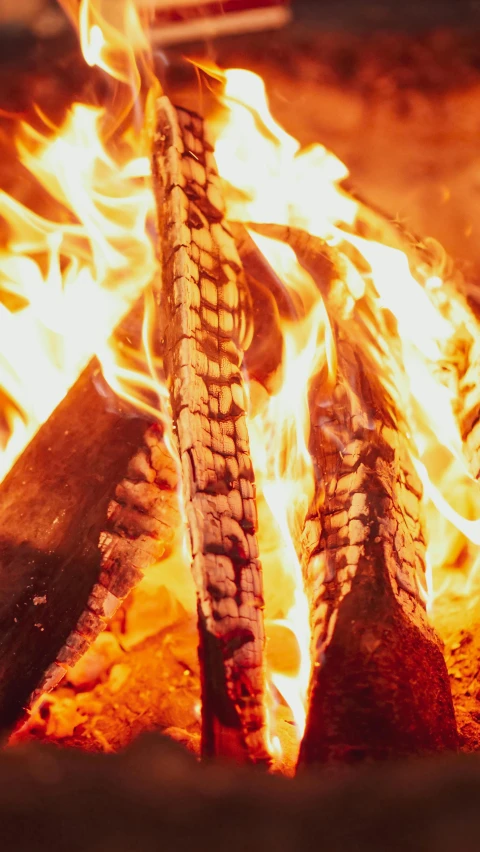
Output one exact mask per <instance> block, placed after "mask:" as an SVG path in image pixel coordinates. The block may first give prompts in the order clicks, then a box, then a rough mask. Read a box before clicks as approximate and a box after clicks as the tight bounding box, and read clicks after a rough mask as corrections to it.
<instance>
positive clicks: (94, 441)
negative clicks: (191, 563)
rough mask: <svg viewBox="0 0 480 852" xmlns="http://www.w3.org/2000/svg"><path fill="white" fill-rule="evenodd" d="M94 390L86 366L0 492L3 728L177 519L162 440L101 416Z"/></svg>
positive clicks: (105, 613)
mask: <svg viewBox="0 0 480 852" xmlns="http://www.w3.org/2000/svg"><path fill="white" fill-rule="evenodd" d="M102 382H103V379H102V377H101V373H100V368H99V365H98V363H97V362H96V361H93V362H92V363H91V364H90V365H89V367H88V368H87V369H86V370H85V371H84V373H83V374H82V375H81V376H80V378H79V379H78V381H77V382H76V384H75V385H74V386H73V388H72V389H71V390H70V391H69V393H68V394H67V396H66V397H65V399H64V400H63V402H62V403H61V404H60V405H59V406H58V408H57V409H56V410H55V411H54V413H53V414H52V415H51V417H50V418H49V420H48V421H47V422H46V423H45V424H44V426H43V427H42V428H41V429H40V430H39V432H38V433H37V435H36V436H35V438H34V439H33V440H32V441H31V443H30V444H29V446H28V447H27V449H26V450H25V451H24V453H23V455H22V456H21V457H20V458H19V460H18V461H17V463H16V464H15V465H14V467H13V468H12V470H11V471H10V473H9V474H8V476H7V477H6V479H5V481H4V482H3V484H2V485H1V486H0V506H1V512H0V636H1V640H0V726H1V727H2V728H3V729H8V728H9V727H10V726H11V725H12V724H14V723H15V722H16V721H17V719H18V718H19V716H20V715H21V713H22V710H23V708H24V707H25V706H26V705H27V703H28V702H29V699H30V700H34V699H35V698H36V697H37V696H38V695H39V694H40V693H41V692H42V691H45V690H49V689H52V688H53V687H54V686H55V685H56V684H57V683H58V682H59V681H60V680H61V678H62V677H63V675H64V674H65V671H66V668H67V667H68V666H69V665H72V664H73V663H74V662H76V660H77V659H78V658H79V657H80V656H81V654H82V653H83V652H84V651H85V650H86V648H87V647H88V645H89V644H90V643H91V642H92V641H93V639H94V638H95V637H96V635H97V634H98V633H99V631H100V630H102V629H103V628H104V626H105V624H106V620H107V619H109V618H110V617H111V616H112V615H113V613H114V612H115V610H116V608H117V607H118V606H119V604H120V602H121V600H122V599H123V598H124V597H125V595H126V594H127V593H128V592H129V590H130V589H131V587H132V586H133V584H134V583H135V582H136V581H137V580H138V579H139V577H140V576H141V571H142V569H143V568H144V567H145V565H146V563H148V562H149V561H151V560H153V559H155V560H158V559H159V558H160V557H161V555H162V554H163V552H164V550H165V547H166V546H168V542H169V540H170V536H171V530H170V525H171V523H172V522H173V523H175V521H176V515H175V509H174V506H173V505H172V495H173V497H174V496H175V494H174V490H172V489H174V487H175V483H174V478H173V473H172V470H171V467H172V462H171V460H170V459H169V457H168V456H167V454H166V451H165V449H164V448H163V444H162V442H161V436H160V434H159V433H158V431H157V430H156V427H152V426H150V424H148V423H147V422H146V421H145V420H142V419H141V418H139V417H136V416H132V414H131V412H126V411H119V410H118V409H117V410H115V409H114V408H113V407H110V409H109V406H108V404H107V402H106V400H105V394H103V395H100V394H99V391H98V389H99V387H100V386H101V385H102ZM105 393H107V395H108V391H107V390H105ZM139 448H141V449H139ZM126 471H128V472H127V476H126V478H125V479H122V477H124V476H125V473H126ZM160 471H162V472H160ZM117 483H119V484H118V487H117V490H116V495H115V485H116V484H117ZM153 492H155V493H153ZM113 497H114V499H113V500H112V498H113ZM99 540H100V541H101V548H99Z"/></svg>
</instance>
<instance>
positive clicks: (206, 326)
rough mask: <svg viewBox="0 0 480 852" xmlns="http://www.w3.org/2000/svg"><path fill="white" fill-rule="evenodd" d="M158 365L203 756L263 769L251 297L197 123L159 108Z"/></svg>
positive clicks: (191, 117)
mask: <svg viewBox="0 0 480 852" xmlns="http://www.w3.org/2000/svg"><path fill="white" fill-rule="evenodd" d="M153 174H154V185H155V193H156V199H157V207H158V217H159V246H160V254H161V258H162V271H163V285H162V289H161V291H160V292H159V294H158V297H159V303H160V315H161V316H162V318H163V322H164V350H165V356H164V358H165V369H166V374H167V377H168V381H169V385H170V393H171V403H172V411H173V419H174V423H175V426H176V429H177V435H178V444H179V452H180V457H181V464H182V477H183V491H184V501H185V508H186V516H187V520H188V525H189V531H190V540H191V550H192V559H193V575H194V579H195V583H196V587H197V596H198V614H199V628H200V658H201V669H202V684H203V696H202V697H203V702H202V706H203V752H204V754H207V755H213V754H217V755H230V756H233V757H235V758H236V759H238V760H240V761H243V760H252V761H266V760H268V752H267V749H266V744H265V709H264V689H265V674H264V628H263V590H262V573H261V566H260V562H259V559H258V546H257V540H256V526H257V515H256V505H255V485H254V473H253V468H252V462H251V459H250V453H249V440H248V432H247V425H246V417H245V410H246V399H245V391H244V383H243V376H242V372H241V365H242V358H243V349H244V347H246V346H247V345H248V342H249V339H250V337H251V328H250V324H249V312H250V311H249V299H248V291H247V288H246V285H245V280H244V276H243V272H242V267H241V263H240V260H239V257H238V253H237V250H236V247H235V242H234V240H233V237H232V235H231V233H230V231H229V229H228V227H227V225H226V223H225V220H224V208H223V200H222V194H221V188H220V180H219V177H218V174H217V170H216V165H215V161H214V157H213V148H212V145H211V144H210V143H209V141H208V139H207V138H206V136H205V130H204V127H203V121H202V119H201V118H199V116H197V115H195V114H193V113H190V112H187V111H186V110H183V109H178V110H175V108H174V107H172V105H171V104H170V102H169V101H168V99H167V98H161V99H160V100H159V101H158V104H157V135H156V138H155V150H154V157H153Z"/></svg>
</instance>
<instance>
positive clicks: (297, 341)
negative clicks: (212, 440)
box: [206, 69, 480, 734]
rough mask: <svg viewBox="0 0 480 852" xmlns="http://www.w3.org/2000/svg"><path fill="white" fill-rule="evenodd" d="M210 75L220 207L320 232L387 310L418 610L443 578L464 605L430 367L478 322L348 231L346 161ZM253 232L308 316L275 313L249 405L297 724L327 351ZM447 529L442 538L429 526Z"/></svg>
mask: <svg viewBox="0 0 480 852" xmlns="http://www.w3.org/2000/svg"><path fill="white" fill-rule="evenodd" d="M206 70H208V69H206ZM214 76H216V78H217V79H222V81H223V96H222V102H223V105H224V107H226V110H225V111H224V112H223V113H222V114H221V115H220V116H218V117H217V123H216V157H217V162H218V164H219V170H220V173H221V175H222V177H223V178H224V179H225V182H226V183H225V187H226V198H227V215H228V217H229V218H230V219H232V220H237V221H241V222H244V223H245V224H247V225H248V223H259V224H261V223H265V222H268V223H274V224H277V225H288V226H294V227H297V228H302V229H304V230H306V231H307V232H309V233H310V234H312V235H315V236H318V237H321V238H322V239H323V240H324V241H326V242H327V243H328V244H329V245H331V246H332V247H335V250H336V251H337V252H338V256H339V257H340V258H341V260H342V265H343V268H344V270H345V276H346V280H345V283H346V285H347V288H348V291H349V293H350V295H351V297H352V299H354V300H358V299H359V298H360V297H361V296H363V295H364V294H365V293H366V292H367V291H368V293H369V294H370V298H372V299H373V304H374V309H375V310H376V311H377V312H378V313H380V312H382V311H389V312H391V313H392V314H393V315H394V316H395V318H396V321H397V328H398V333H399V337H400V343H401V351H400V354H399V353H398V352H397V353H395V352H394V351H393V350H392V349H391V341H390V340H389V339H388V337H387V338H386V339H385V340H384V341H379V344H378V345H379V352H380V351H381V357H379V356H378V353H374V354H375V357H376V363H377V364H378V368H379V371H380V372H381V374H383V379H384V383H385V386H386V388H388V390H389V392H390V393H391V394H392V395H393V397H394V398H395V399H397V402H398V403H399V410H401V411H403V412H405V414H406V420H407V424H408V432H407V437H408V440H409V444H410V450H411V455H412V459H413V461H414V464H415V466H416V468H417V471H418V473H419V475H420V477H421V479H422V482H423V484H424V504H425V508H426V511H427V521H428V531H429V532H430V533H431V534H430V535H429V544H428V549H427V565H428V566H429V568H428V576H427V583H428V586H429V588H428V606H429V608H430V609H431V610H433V614H435V611H434V608H433V604H434V601H435V600H436V599H438V595H439V594H446V593H447V592H448V591H449V590H450V589H452V587H453V585H455V588H456V590H457V593H458V588H459V587H461V588H462V589H463V592H462V593H463V594H465V595H467V596H469V598H470V601H471V600H472V588H473V587H474V586H475V576H476V568H477V564H480V560H478V558H477V557H476V554H475V551H474V549H472V548H470V549H469V550H468V553H469V556H468V558H467V560H466V563H465V564H464V570H463V572H458V571H457V574H456V577H457V578H458V575H459V573H460V574H461V578H462V579H461V583H460V584H459V583H458V582H457V583H456V582H455V578H454V577H452V576H450V577H448V578H447V579H446V580H445V578H443V579H442V574H441V569H444V568H445V566H446V565H447V566H448V564H449V559H450V558H451V556H450V555H451V554H452V553H453V554H454V555H455V554H457V555H458V553H459V552H460V551H461V550H462V548H463V545H462V542H463V543H464V544H465V543H466V544H467V546H468V544H469V543H471V544H474V545H477V544H479V543H480V523H479V522H480V499H479V495H478V492H477V490H476V486H475V484H474V483H473V482H472V481H471V479H469V478H468V477H467V476H466V473H465V464H464V462H463V459H462V452H461V439H460V434H459V429H458V425H457V423H456V420H455V417H454V414H453V410H452V401H453V399H454V388H453V387H450V385H449V383H448V382H446V381H445V380H444V378H441V374H442V366H445V365H444V360H445V352H446V351H447V349H448V346H449V345H450V344H451V343H452V341H454V336H455V334H456V332H457V330H458V329H459V328H462V327H463V328H467V329H469V331H470V332H471V333H472V335H473V336H474V338H478V333H479V329H478V324H477V322H476V320H475V318H474V317H473V315H472V314H471V312H470V311H469V309H468V308H467V307H466V304H465V303H464V302H462V299H461V298H460V297H458V300H455V301H454V304H451V303H450V304H449V312H448V315H447V314H446V313H445V311H442V309H441V302H440V301H439V300H438V298H436V292H437V291H438V290H441V288H442V286H443V281H442V277H441V274H437V272H438V270H435V269H432V268H430V269H423V268H421V267H420V266H419V267H418V268H417V269H415V270H414V271H413V273H412V271H411V268H410V263H411V262H412V259H411V258H407V256H406V255H405V254H404V253H403V252H402V251H400V250H398V249H397V248H395V247H390V245H388V244H382V243H381V242H376V241H374V240H367V239H365V238H362V237H360V236H358V234H357V233H355V232H356V230H357V223H358V222H359V221H360V220H361V212H362V211H361V209H360V207H361V206H360V204H359V203H358V202H357V201H356V200H355V199H354V198H352V197H350V196H349V195H348V194H347V193H346V192H345V190H344V189H343V188H342V187H341V185H340V183H339V182H340V181H341V180H343V179H344V178H345V177H346V176H347V174H348V172H347V169H346V168H345V166H344V165H343V164H342V163H341V162H340V161H339V160H337V158H336V157H334V156H333V155H332V154H331V153H330V152H328V151H327V150H326V149H325V148H324V147H323V146H321V145H313V146H310V147H309V148H307V149H304V150H301V149H300V145H299V143H298V142H297V140H295V139H293V138H292V137H291V136H289V135H288V134H287V133H286V132H285V131H284V130H283V129H282V128H281V127H280V126H279V125H278V124H277V123H276V122H275V121H274V119H273V118H272V116H271V114H270V111H269V108H268V103H267V99H266V94H265V87H264V84H263V81H262V80H261V79H260V78H259V77H257V76H256V75H255V74H253V73H251V72H249V71H244V70H239V69H230V70H228V71H226V72H224V73H223V74H222V73H221V72H220V73H219V72H218V71H216V72H215V75H214ZM359 230H360V229H359ZM360 232H361V231H360ZM251 236H252V237H253V238H254V240H255V241H256V243H257V245H258V246H259V247H260V248H261V250H262V251H263V253H264V254H265V256H266V257H267V259H268V260H269V262H270V264H271V265H272V267H273V268H274V270H275V271H276V272H277V274H278V275H279V276H280V278H282V280H283V282H284V284H285V286H286V287H287V288H289V289H290V290H291V291H295V293H296V294H297V296H299V297H300V299H301V302H302V304H303V305H304V309H305V311H304V312H305V316H306V319H305V320H304V321H302V322H300V323H297V324H295V325H293V326H292V325H290V324H289V323H284V325H283V335H284V344H285V352H286V357H285V363H286V366H285V375H284V380H283V385H282V387H281V389H280V391H279V392H278V393H276V394H275V395H274V396H271V397H269V398H267V399H266V400H264V402H263V405H262V407H261V408H260V410H259V411H257V410H252V412H251V417H250V433H251V435H252V455H253V462H254V467H255V471H256V475H257V480H258V484H259V491H260V494H261V495H262V497H261V498H260V499H262V498H263V499H265V501H266V502H267V504H268V506H269V509H270V513H271V517H270V521H269V523H266V524H265V525H264V526H263V528H262V526H260V550H261V555H262V558H263V561H264V563H265V575H266V583H265V585H266V598H267V600H266V607H267V616H269V617H270V620H269V621H268V622H267V637H268V635H269V627H270V630H271V625H272V624H274V622H275V619H273V621H272V618H271V616H272V613H273V614H276V613H277V612H278V610H279V609H281V610H282V617H281V619H280V621H278V622H277V623H280V624H282V625H284V626H288V629H289V630H291V631H292V632H293V633H294V635H295V636H296V639H297V642H298V647H299V649H300V657H301V663H300V664H299V666H298V669H297V671H296V673H295V675H294V676H293V677H290V679H289V680H288V682H287V680H286V678H285V676H284V675H283V674H281V673H280V674H279V673H277V672H275V671H272V672H271V680H272V682H273V684H275V685H276V686H277V688H278V690H279V692H280V693H281V694H282V695H283V696H284V699H285V700H286V701H287V703H288V704H289V705H290V707H291V709H292V711H293V712H294V715H295V719H296V722H297V727H298V731H299V734H301V731H302V724H303V721H304V718H305V698H306V684H307V682H308V673H309V667H310V662H309V660H310V658H309V649H308V641H309V635H308V634H309V630H308V608H307V605H306V601H305V597H304V594H303V588H302V581H301V575H300V570H299V564H298V559H297V556H296V554H297V547H298V541H299V532H300V530H301V526H302V523H303V520H304V518H305V513H306V510H307V507H308V504H309V501H310V499H311V495H312V493H313V490H312V489H313V469H312V462H311V459H310V457H309V454H308V451H307V441H308V430H309V413H308V406H307V404H306V400H307V392H308V386H309V381H310V379H311V378H312V376H313V375H314V374H315V373H316V372H318V370H319V368H320V366H321V365H322V361H323V366H324V368H325V369H326V370H327V372H328V375H329V376H330V377H331V378H333V375H334V369H335V351H334V349H335V347H334V343H333V340H332V336H331V334H330V329H329V324H328V318H327V316H326V313H325V310H324V308H323V304H322V301H321V296H320V294H319V292H318V290H316V289H315V288H314V287H313V284H312V283H311V282H309V281H308V277H309V276H308V275H307V273H306V272H305V271H304V270H303V269H302V268H301V267H300V266H299V264H298V262H297V260H296V257H295V255H294V254H293V252H291V251H286V246H284V245H282V244H280V243H278V242H274V241H272V240H267V239H265V238H262V237H259V236H258V235H257V234H256V233H255V231H251ZM386 242H387V243H388V240H387V241H386ZM352 249H353V250H354V253H353V255H352ZM356 258H358V259H359V261H360V262H356ZM452 301H453V300H452ZM305 323H306V327H305ZM352 333H353V332H352ZM366 345H369V344H367V343H366ZM370 345H371V344H370ZM452 486H453V487H454V488H455V489H456V493H457V494H459V495H461V501H458V502H461V503H463V505H464V506H465V508H466V509H467V506H468V509H467V511H469V512H470V514H471V513H472V512H473V517H464V516H463V515H462V512H461V511H457V509H456V508H454V507H453V505H452V504H451V501H450V499H449V497H450V495H451V494H452ZM472 507H475V509H473V508H472ZM273 519H275V520H273ZM442 525H443V526H442ZM445 525H447V528H448V534H447V535H443V536H442V535H439V531H442V528H443V529H445ZM272 529H274V530H275V532H274V533H273V532H271V530H272ZM266 530H269V532H268V533H267V532H266ZM275 537H276V541H277V545H276V548H277V550H276V551H275V548H273V550H274V552H275V553H277V552H278V553H280V552H281V549H282V548H283V553H281V556H280V558H279V561H280V562H281V565H282V569H281V570H282V571H283V572H284V573H285V574H288V572H290V576H291V578H292V580H293V582H292V583H290V585H289V584H288V582H283V586H282V588H283V590H284V595H283V598H282V600H281V602H280V603H279V599H278V593H276V594H275V595H273V593H272V581H273V584H274V586H273V587H274V588H276V585H275V584H278V583H279V573H280V572H279V569H278V566H276V567H275V568H274V569H272V576H271V577H269V571H270V567H269V563H270V561H271V559H270V555H271V552H272V547H273V546H272V539H273V538H275ZM439 539H440V544H439ZM442 544H443V546H442ZM467 549H468V548H467ZM262 550H263V551H264V552H263V553H262ZM266 557H267V558H266ZM453 564H455V562H453ZM274 571H275V575H274V576H275V579H274V578H273V572H274ZM465 578H467V580H466V582H465ZM289 595H290V596H289ZM476 599H478V590H477V597H476Z"/></svg>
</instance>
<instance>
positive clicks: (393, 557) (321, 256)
mask: <svg viewBox="0 0 480 852" xmlns="http://www.w3.org/2000/svg"><path fill="white" fill-rule="evenodd" d="M262 230H263V229H262ZM275 234H276V236H277V237H279V236H281V237H282V238H284V239H287V240H288V242H289V243H290V244H291V245H292V247H293V248H294V249H295V250H296V252H297V257H298V259H299V261H300V263H301V264H302V265H303V266H304V267H305V268H306V269H307V271H309V272H310V274H312V275H313V277H314V278H315V280H316V282H317V284H318V286H319V288H320V289H321V291H322V293H323V296H324V299H325V303H326V307H327V310H328V311H329V314H330V319H331V323H332V330H333V333H334V339H335V345H336V350H337V373H336V377H335V381H334V383H333V387H331V386H330V385H329V383H328V382H325V379H324V377H322V376H319V377H317V379H316V380H315V381H314V383H313V386H312V388H311V393H310V413H311V435H310V452H311V455H312V459H313V462H314V466H315V481H316V491H315V497H314V500H313V502H312V505H311V507H310V509H309V512H308V515H307V518H306V522H305V527H304V534H303V542H302V549H303V568H304V576H305V586H306V590H307V593H308V596H309V599H310V607H311V622H312V656H313V663H314V665H313V672H312V679H311V684H310V697H309V710H308V718H307V725H306V731H305V735H304V739H303V742H302V745H301V750H300V763H301V764H311V763H316V762H324V761H329V760H341V761H346V762H354V761H357V760H360V759H364V758H377V759H378V758H385V757H389V756H393V755H395V756H397V755H402V754H417V753H421V752H428V751H437V750H439V749H454V748H455V746H456V726H455V717H454V712H453V704H452V698H451V693H450V687H449V682H448V675H447V670H446V666H445V662H444V659H443V655H442V648H441V645H440V642H439V640H438V638H437V636H436V634H435V632H434V630H433V628H432V627H431V625H430V624H429V622H428V618H427V616H426V612H425V602H424V601H425V540H424V535H423V526H422V517H421V505H420V501H421V496H422V487H421V483H420V481H419V479H418V476H417V475H416V472H415V469H414V467H413V465H412V462H411V460H410V457H409V454H408V452H407V445H406V441H405V439H404V435H403V432H402V428H403V424H402V416H401V413H400V411H399V408H398V402H397V401H396V400H395V399H394V398H393V397H392V396H391V395H390V394H389V393H388V392H387V391H386V389H385V386H384V384H383V382H382V379H381V377H380V375H379V373H380V371H379V366H378V363H376V362H375V360H374V358H373V357H372V355H371V353H370V350H369V346H370V345H371V344H372V341H370V343H368V342H367V341H366V335H365V333H364V329H363V327H362V318H361V311H362V309H363V310H365V312H366V314H367V315H368V316H369V319H371V318H372V316H373V315H372V314H371V312H370V309H369V305H368V294H366V296H365V298H364V299H363V298H362V299H361V300H360V301H359V303H358V305H355V304H354V302H353V300H352V299H351V298H350V304H351V307H350V310H348V309H346V310H345V307H344V310H345V313H344V314H343V315H342V306H345V305H347V304H348V292H347V290H346V287H345V286H344V285H342V280H341V276H340V275H338V274H337V275H336V274H335V266H334V258H333V256H332V254H331V252H330V251H329V250H328V249H327V248H326V247H325V246H324V244H323V243H322V242H321V241H320V240H317V239H314V238H311V237H308V235H305V234H303V233H302V232H298V231H295V230H294V229H290V230H288V231H287V230H285V229H283V231H282V230H281V229H275V228H274V229H269V235H271V236H273V235H275ZM340 272H341V270H340ZM362 302H365V304H362ZM377 322H378V325H379V328H378V332H379V335H382V334H386V333H387V331H386V329H385V327H383V324H382V316H381V314H379V315H378V316H377ZM422 589H423V591H422Z"/></svg>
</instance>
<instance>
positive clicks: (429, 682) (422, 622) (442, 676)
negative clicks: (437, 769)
mask: <svg viewBox="0 0 480 852" xmlns="http://www.w3.org/2000/svg"><path fill="white" fill-rule="evenodd" d="M456 748H457V729H456V723H455V715H454V710H453V702H452V697H451V692H450V685H449V680H448V674H447V669H446V665H445V661H444V658H443V654H442V650H441V646H440V643H439V641H438V639H437V638H436V636H435V634H434V632H433V630H432V629H431V628H429V627H428V625H427V624H426V619H425V618H423V619H422V618H421V617H418V616H417V617H416V618H412V617H411V615H410V616H408V615H407V614H406V613H405V611H404V610H403V609H402V607H401V604H400V602H399V601H398V600H397V598H396V597H395V595H394V594H393V592H391V591H388V590H387V589H385V590H384V592H383V594H379V592H378V588H376V589H375V588H374V584H373V583H371V584H370V583H368V582H365V578H364V577H363V578H362V576H358V577H357V578H355V580H354V581H353V583H352V589H351V591H350V593H349V594H348V595H347V596H346V597H345V599H344V601H343V604H342V606H341V607H340V610H339V612H338V617H337V621H336V624H335V627H334V629H333V635H332V638H331V641H330V643H329V645H328V648H327V649H326V651H325V652H324V655H323V663H322V664H321V665H317V667H316V668H315V669H314V673H313V677H312V683H311V688H310V709H309V713H308V719H307V726H306V731H305V736H304V739H303V742H302V745H301V750H300V756H299V765H300V766H302V765H311V764H319V763H321V764H323V763H328V762H343V763H350V764H352V763H356V762H359V761H364V760H369V759H370V760H384V759H387V758H397V757H402V756H409V755H420V754H428V753H435V752H438V751H445V750H451V751H454V750H456Z"/></svg>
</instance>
